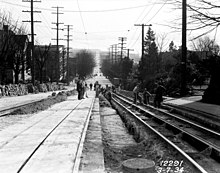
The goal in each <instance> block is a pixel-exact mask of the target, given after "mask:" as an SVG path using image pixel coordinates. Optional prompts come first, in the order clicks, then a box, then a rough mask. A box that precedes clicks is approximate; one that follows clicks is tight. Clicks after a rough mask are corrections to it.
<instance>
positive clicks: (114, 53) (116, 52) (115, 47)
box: [113, 44, 118, 64]
mask: <svg viewBox="0 0 220 173" xmlns="http://www.w3.org/2000/svg"><path fill="white" fill-rule="evenodd" d="M113 47H114V51H113V55H114V57H115V64H116V63H117V56H118V44H113Z"/></svg>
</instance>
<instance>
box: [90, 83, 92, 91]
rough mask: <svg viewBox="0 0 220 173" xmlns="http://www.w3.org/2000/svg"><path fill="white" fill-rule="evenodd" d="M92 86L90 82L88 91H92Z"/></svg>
mask: <svg viewBox="0 0 220 173" xmlns="http://www.w3.org/2000/svg"><path fill="white" fill-rule="evenodd" d="M92 86H93V84H92V83H90V84H89V87H90V91H92Z"/></svg>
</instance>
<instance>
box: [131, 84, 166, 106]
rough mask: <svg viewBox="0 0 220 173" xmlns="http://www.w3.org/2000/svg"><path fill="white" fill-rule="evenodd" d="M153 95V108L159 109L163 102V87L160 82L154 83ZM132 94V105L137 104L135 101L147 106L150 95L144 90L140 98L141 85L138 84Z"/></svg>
mask: <svg viewBox="0 0 220 173" xmlns="http://www.w3.org/2000/svg"><path fill="white" fill-rule="evenodd" d="M155 85H156V87H155V94H154V100H153V102H154V106H155V107H156V108H160V107H161V103H162V102H163V94H164V93H165V87H164V86H163V85H162V82H157V83H155ZM133 94H134V104H136V103H137V100H139V102H140V104H142V103H144V104H146V105H147V104H149V103H150V97H151V96H152V94H151V93H150V92H149V91H148V90H147V88H144V90H142V96H141V84H140V83H138V84H137V85H136V86H135V87H134V89H133Z"/></svg>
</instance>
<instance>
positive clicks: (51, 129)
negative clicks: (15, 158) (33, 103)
mask: <svg viewBox="0 0 220 173" xmlns="http://www.w3.org/2000/svg"><path fill="white" fill-rule="evenodd" d="M71 101H73V100H71ZM74 101H75V100H74ZM83 103H86V102H85V100H80V101H79V102H78V103H76V104H75V105H74V106H73V107H72V108H71V109H70V108H68V109H65V110H64V111H65V112H66V115H64V117H61V116H60V118H59V119H57V122H55V123H54V124H52V125H51V126H50V127H49V130H48V131H45V134H43V135H45V136H42V135H41V136H42V137H41V138H39V139H40V140H38V142H37V143H36V144H35V145H33V147H32V149H31V150H30V152H29V153H28V154H27V156H26V157H25V158H24V159H23V160H21V164H20V165H18V166H17V170H18V171H16V172H18V173H19V172H22V170H23V168H24V167H25V165H26V164H27V163H29V161H30V160H31V158H32V157H33V156H34V155H35V153H36V152H37V151H38V150H39V148H40V147H41V146H42V145H43V144H44V142H45V141H46V140H47V139H48V138H49V136H50V135H51V134H53V132H54V131H56V129H57V128H58V127H59V126H60V125H61V124H62V123H63V122H64V121H65V120H66V119H67V118H68V117H69V115H70V114H71V113H72V112H74V111H76V110H78V111H81V110H82V109H81V108H80V105H81V104H83ZM93 104H94V99H92V104H91V105H89V107H88V110H89V112H88V113H86V114H87V115H86V116H85V118H86V123H84V125H83V131H82V133H81V134H80V138H79V139H80V142H79V144H77V151H76V153H75V158H74V159H75V162H77V163H80V159H81V151H78V150H80V149H81V150H82V146H83V144H82V143H83V142H84V138H85V133H86V129H87V127H88V123H89V120H90V116H91V112H92V108H93ZM52 109H53V108H52ZM84 109H85V108H84ZM86 109H87V107H86ZM46 111H47V110H46ZM57 111H58V109H57V110H56V108H55V109H53V112H57ZM61 114H62V113H61ZM54 115H55V114H51V113H50V110H49V111H47V113H45V116H43V118H42V117H41V118H40V119H36V120H37V121H36V120H35V122H34V123H33V124H32V123H31V122H30V123H31V124H30V125H28V127H25V128H24V129H21V130H22V131H21V132H19V133H18V134H16V131H15V135H13V134H12V135H11V136H9V139H7V141H4V143H3V144H2V145H1V146H0V149H4V147H5V146H6V145H7V144H10V143H12V142H13V141H14V140H15V139H16V138H18V137H20V138H21V139H22V134H28V133H29V130H30V129H33V128H34V127H35V126H38V125H37V124H39V125H40V124H44V123H43V122H44V120H45V119H48V118H49V117H54ZM57 115H58V114H57ZM54 120H55V119H54ZM41 122H42V123H41ZM41 126H42V125H40V126H39V127H41ZM86 126H87V127H86ZM42 127H43V126H42ZM6 132H7V131H6ZM3 134H4V133H3ZM19 140H20V139H19ZM77 163H75V164H74V165H73V170H76V169H77V168H78V166H79V165H77Z"/></svg>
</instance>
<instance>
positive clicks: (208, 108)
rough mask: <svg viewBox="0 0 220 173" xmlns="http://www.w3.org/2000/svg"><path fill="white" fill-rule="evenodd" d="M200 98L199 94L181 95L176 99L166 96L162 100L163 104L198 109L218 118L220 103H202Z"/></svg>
mask: <svg viewBox="0 0 220 173" xmlns="http://www.w3.org/2000/svg"><path fill="white" fill-rule="evenodd" d="M201 99H202V97H201V96H192V97H183V98H178V99H175V98H167V99H165V100H164V104H167V105H177V106H180V107H185V108H190V109H192V110H198V111H200V112H204V113H207V114H212V115H215V116H218V117H219V118H220V105H215V104H208V103H202V102H200V100H201Z"/></svg>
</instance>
